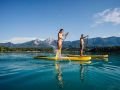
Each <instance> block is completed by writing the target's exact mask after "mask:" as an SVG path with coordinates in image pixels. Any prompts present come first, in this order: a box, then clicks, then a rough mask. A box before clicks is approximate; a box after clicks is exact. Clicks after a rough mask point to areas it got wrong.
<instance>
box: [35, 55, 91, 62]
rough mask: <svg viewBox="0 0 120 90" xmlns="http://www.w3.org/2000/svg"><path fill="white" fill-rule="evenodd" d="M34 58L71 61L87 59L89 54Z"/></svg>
mask: <svg viewBox="0 0 120 90" xmlns="http://www.w3.org/2000/svg"><path fill="white" fill-rule="evenodd" d="M34 59H45V60H73V61H88V60H90V59H91V57H90V56H79V57H60V58H56V57H48V56H35V57H34Z"/></svg>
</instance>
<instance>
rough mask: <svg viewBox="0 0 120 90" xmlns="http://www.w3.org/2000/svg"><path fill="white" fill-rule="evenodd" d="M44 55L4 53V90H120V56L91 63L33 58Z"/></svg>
mask: <svg viewBox="0 0 120 90" xmlns="http://www.w3.org/2000/svg"><path fill="white" fill-rule="evenodd" d="M43 54H44V53H0V90H120V53H109V58H108V60H102V59H100V60H92V61H88V62H79V61H47V60H39V59H33V57H34V56H36V55H43ZM48 55H49V53H48ZM50 55H52V54H50Z"/></svg>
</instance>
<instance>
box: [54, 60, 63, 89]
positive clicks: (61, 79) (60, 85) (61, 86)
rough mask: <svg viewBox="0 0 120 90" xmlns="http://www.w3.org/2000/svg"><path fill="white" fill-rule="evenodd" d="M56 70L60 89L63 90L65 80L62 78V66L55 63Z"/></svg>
mask: <svg viewBox="0 0 120 90" xmlns="http://www.w3.org/2000/svg"><path fill="white" fill-rule="evenodd" d="M55 69H56V72H57V73H56V78H57V83H58V86H59V87H60V88H63V84H64V83H63V78H62V72H61V68H60V64H59V63H57V62H55Z"/></svg>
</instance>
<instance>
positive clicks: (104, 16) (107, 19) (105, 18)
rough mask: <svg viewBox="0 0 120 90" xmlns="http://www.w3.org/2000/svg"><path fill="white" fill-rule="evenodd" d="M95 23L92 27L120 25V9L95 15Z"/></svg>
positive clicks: (107, 10)
mask: <svg viewBox="0 0 120 90" xmlns="http://www.w3.org/2000/svg"><path fill="white" fill-rule="evenodd" d="M94 19H95V23H94V24H93V25H92V27H94V26H97V25H99V24H103V23H112V24H115V25H118V24H120V8H114V9H106V10H104V11H102V12H99V13H96V14H95V15H94Z"/></svg>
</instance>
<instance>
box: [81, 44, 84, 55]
mask: <svg viewBox="0 0 120 90" xmlns="http://www.w3.org/2000/svg"><path fill="white" fill-rule="evenodd" d="M83 49H84V47H83V45H81V49H80V56H83Z"/></svg>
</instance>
